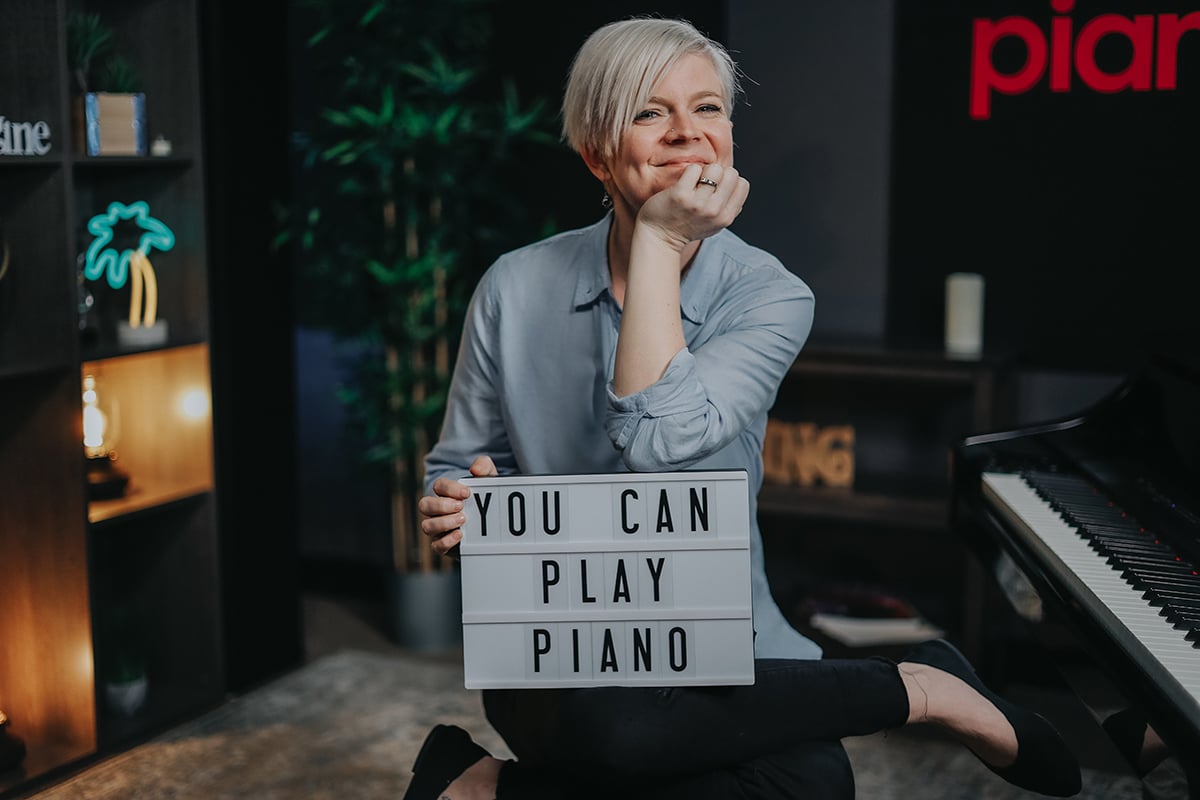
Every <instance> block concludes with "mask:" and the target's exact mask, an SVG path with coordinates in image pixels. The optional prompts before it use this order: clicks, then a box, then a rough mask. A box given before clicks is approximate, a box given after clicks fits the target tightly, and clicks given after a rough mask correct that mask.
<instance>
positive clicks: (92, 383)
mask: <svg viewBox="0 0 1200 800" xmlns="http://www.w3.org/2000/svg"><path fill="white" fill-rule="evenodd" d="M107 429H108V417H107V416H106V415H105V414H104V412H103V411H101V410H100V406H99V398H98V396H97V395H96V376H94V375H84V376H83V451H84V453H85V454H86V455H87V456H88V457H90V458H97V457H100V456H103V455H105V454H106V453H107V452H108V451H107V448H105V446H104V433H105V431H106V430H107Z"/></svg>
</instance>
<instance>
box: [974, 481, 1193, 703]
mask: <svg viewBox="0 0 1200 800" xmlns="http://www.w3.org/2000/svg"><path fill="white" fill-rule="evenodd" d="M1031 478H1032V480H1033V481H1037V482H1042V483H1043V484H1044V483H1046V482H1049V483H1051V484H1054V482H1057V484H1055V485H1051V486H1050V487H1049V491H1047V490H1046V487H1045V486H1043V493H1045V494H1048V495H1050V496H1051V497H1052V498H1058V496H1059V493H1061V494H1062V500H1061V502H1060V501H1058V500H1057V499H1056V502H1055V503H1054V504H1052V503H1051V502H1050V501H1048V500H1046V499H1043V497H1042V495H1041V494H1039V492H1038V490H1037V489H1035V488H1034V486H1033V485H1031V482H1030V479H1027V478H1025V477H1023V476H1021V475H1014V474H1007V473H997V472H985V473H983V475H982V479H983V486H982V488H983V493H984V496H985V497H986V498H987V499H988V500H989V501H990V502H991V503H992V504H993V507H994V508H995V509H996V511H998V512H999V513H1000V514H1001V515H1002V516H1003V517H1004V518H1005V519H1006V520H1007V521H1008V522H1009V523H1011V524H1013V525H1015V526H1016V528H1017V529H1018V530H1019V531H1021V532H1023V533H1025V534H1027V542H1028V544H1030V545H1031V546H1032V547H1033V548H1035V550H1036V551H1037V553H1038V556H1039V560H1040V561H1041V562H1042V564H1043V566H1045V567H1046V568H1048V569H1050V570H1052V571H1053V572H1054V573H1055V577H1057V578H1058V579H1059V580H1060V581H1062V582H1063V584H1065V585H1066V587H1067V588H1068V589H1069V594H1070V595H1071V596H1072V599H1074V600H1076V601H1078V602H1079V603H1080V604H1081V605H1082V606H1084V608H1085V610H1086V611H1088V612H1090V614H1091V615H1092V617H1093V618H1095V619H1097V620H1098V621H1099V622H1100V623H1101V624H1102V625H1103V626H1104V627H1105V628H1107V629H1109V631H1108V632H1109V633H1110V634H1111V635H1112V636H1113V638H1114V639H1115V640H1116V641H1117V643H1118V645H1119V646H1120V647H1121V648H1122V649H1124V650H1125V652H1127V653H1128V654H1129V656H1130V657H1131V658H1133V659H1134V660H1135V661H1137V662H1138V663H1140V664H1142V665H1144V666H1147V667H1148V668H1152V671H1153V672H1157V673H1158V675H1157V676H1156V677H1157V678H1158V679H1159V681H1160V686H1162V687H1163V688H1164V690H1165V691H1167V693H1168V694H1169V695H1171V696H1172V698H1173V699H1174V700H1176V701H1177V702H1179V703H1180V704H1181V705H1182V706H1184V707H1190V708H1191V709H1193V711H1192V713H1193V714H1195V713H1200V649H1198V645H1197V642H1195V641H1193V640H1192V639H1189V638H1188V636H1189V633H1190V631H1200V577H1198V576H1196V575H1195V574H1193V570H1192V569H1191V565H1188V564H1186V562H1181V561H1177V560H1176V559H1175V558H1174V557H1173V553H1167V556H1168V557H1167V558H1166V560H1165V561H1164V560H1162V556H1163V554H1164V549H1163V547H1162V546H1161V545H1160V544H1156V542H1155V541H1154V539H1153V538H1152V535H1150V536H1147V535H1146V534H1144V533H1141V538H1140V539H1139V538H1137V535H1138V533H1139V530H1138V526H1137V522H1136V520H1132V519H1130V518H1128V517H1126V516H1125V515H1124V514H1123V513H1122V512H1121V511H1120V509H1119V508H1118V509H1113V508H1110V507H1109V504H1108V503H1107V501H1104V502H1103V503H1102V504H1101V506H1102V507H1101V508H1095V507H1094V506H1095V499H1096V495H1095V493H1094V492H1093V491H1092V490H1091V489H1090V487H1089V485H1088V484H1087V483H1086V482H1085V481H1083V480H1082V479H1080V478H1075V477H1072V476H1063V475H1058V474H1054V473H1044V480H1042V481H1039V477H1038V475H1037V474H1033V475H1032V476H1031ZM1085 493H1086V494H1089V495H1091V497H1085V496H1084V495H1085ZM1087 500H1091V501H1092V502H1091V503H1090V504H1088V506H1089V507H1087V508H1085V509H1084V510H1082V511H1078V512H1077V513H1072V509H1074V508H1075V505H1076V502H1078V503H1083V502H1084V501H1087ZM1055 505H1058V506H1059V509H1056V508H1055V507H1054V506H1055ZM1064 507H1065V508H1066V514H1064V513H1063V511H1062V510H1061V509H1063V508H1064ZM1068 517H1070V518H1071V519H1072V521H1070V522H1069V521H1068V519H1067V518H1068ZM1110 543H1111V547H1109V544H1110ZM1105 548H1107V552H1106V553H1102V552H1101V549H1105ZM1155 587H1156V588H1155ZM1168 616H1170V617H1171V618H1170V619H1169V618H1168ZM1172 620H1175V621H1174V622H1173V621H1172ZM1190 635H1191V636H1193V637H1200V633H1190ZM1147 657H1149V658H1147ZM1154 665H1157V669H1153V667H1154Z"/></svg>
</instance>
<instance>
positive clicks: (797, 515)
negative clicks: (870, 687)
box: [758, 343, 1008, 654]
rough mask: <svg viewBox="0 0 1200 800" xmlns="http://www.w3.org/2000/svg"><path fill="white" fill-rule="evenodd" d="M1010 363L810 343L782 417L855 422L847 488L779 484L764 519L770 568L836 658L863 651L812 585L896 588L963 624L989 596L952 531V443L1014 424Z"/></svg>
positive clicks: (943, 622)
mask: <svg viewBox="0 0 1200 800" xmlns="http://www.w3.org/2000/svg"><path fill="white" fill-rule="evenodd" d="M1007 369H1008V366H1007V361H1006V360H1005V359H1003V358H998V357H993V356H984V357H981V358H978V359H959V358H954V357H950V356H948V355H946V354H945V353H943V352H941V351H935V350H930V349H922V348H911V347H895V346H888V345H884V344H859V343H852V344H822V343H815V344H812V345H810V346H808V347H806V348H805V349H804V351H802V352H801V354H800V356H799V357H798V358H797V359H796V362H795V363H794V364H793V366H792V368H791V370H790V371H789V374H788V376H787V378H786V379H785V380H784V382H783V384H782V386H781V387H780V391H779V394H778V397H777V399H776V403H775V405H774V407H773V408H772V411H771V417H772V418H773V419H775V420H780V421H783V422H793V423H794V422H809V423H813V424H816V425H817V426H819V427H824V426H830V425H836V426H849V427H852V428H853V429H854V437H855V441H854V446H853V458H854V466H855V469H854V479H853V482H852V484H851V485H848V486H828V485H821V484H820V483H817V484H815V485H809V486H801V485H794V484H788V483H780V482H774V483H773V482H771V481H770V480H768V481H767V482H766V483H765V484H764V486H763V489H762V491H761V492H760V494H759V506H758V509H759V519H760V524H761V526H762V529H763V536H764V542H765V546H766V548H767V551H768V559H767V565H768V573H769V575H770V577H771V580H772V586H773V588H775V590H776V594H777V599H779V601H780V604H781V606H782V607H783V608H784V611H785V614H787V615H788V616H789V618H791V620H792V622H793V623H794V624H796V625H797V626H798V627H800V628H801V629H803V630H805V632H806V633H809V634H810V635H812V636H813V637H814V638H816V639H818V640H819V641H821V643H822V644H824V645H825V646H826V649H827V651H828V652H830V653H831V654H848V653H852V652H853V649H852V648H846V647H844V646H841V645H839V643H837V642H836V641H833V640H831V639H829V638H828V637H825V636H823V635H822V634H820V633H819V632H817V631H813V630H812V629H811V628H809V627H808V626H807V624H806V619H805V614H806V610H805V609H806V608H807V606H808V600H809V599H810V595H811V594H812V593H820V592H822V591H824V590H826V589H827V588H828V587H829V586H830V585H836V586H856V585H859V586H863V587H867V590H868V591H870V590H871V589H872V588H877V589H878V590H879V591H881V592H894V593H895V594H896V595H897V596H899V597H901V598H903V599H905V600H908V601H912V602H913V604H915V605H917V607H918V609H919V610H920V611H922V612H923V613H925V614H926V615H927V616H929V617H930V618H931V621H933V622H935V623H936V624H938V625H940V626H942V627H944V628H946V629H948V630H949V631H950V632H952V633H957V632H959V631H960V630H961V629H962V628H963V626H964V625H966V624H968V620H969V619H970V618H971V615H972V614H973V613H974V612H973V611H972V609H973V608H974V604H977V603H978V591H977V587H976V586H975V581H976V578H975V577H974V575H973V571H972V566H971V563H970V561H969V558H968V556H967V553H966V552H965V550H964V549H963V547H962V545H961V544H960V543H959V542H958V541H957V539H956V537H955V536H953V534H952V533H951V531H950V493H951V488H952V486H951V479H950V464H949V457H950V451H951V448H952V447H953V445H954V443H955V442H957V441H958V440H959V439H961V438H962V437H963V436H966V435H968V434H970V433H978V432H982V431H986V430H992V429H995V428H996V427H997V426H998V425H1001V424H1003V423H1004V421H1005V417H1006V414H1007V413H1008V412H1007V408H1008V401H1007V398H1006V396H1005V394H1004V392H1005V391H1007V386H1008V381H1007V379H1006V376H1007Z"/></svg>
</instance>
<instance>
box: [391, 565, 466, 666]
mask: <svg viewBox="0 0 1200 800" xmlns="http://www.w3.org/2000/svg"><path fill="white" fill-rule="evenodd" d="M392 633H393V636H394V637H395V641H396V644H399V645H400V646H401V647H406V648H409V649H411V650H415V651H418V652H425V653H433V652H446V651H451V650H456V649H458V648H460V647H461V646H462V574H461V573H460V572H459V571H458V570H451V571H448V572H440V571H439V572H397V573H395V574H393V576H392Z"/></svg>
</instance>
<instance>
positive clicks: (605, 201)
mask: <svg viewBox="0 0 1200 800" xmlns="http://www.w3.org/2000/svg"><path fill="white" fill-rule="evenodd" d="M600 207H601V208H612V198H611V197H609V196H608V192H605V193H604V197H601V198H600Z"/></svg>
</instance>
